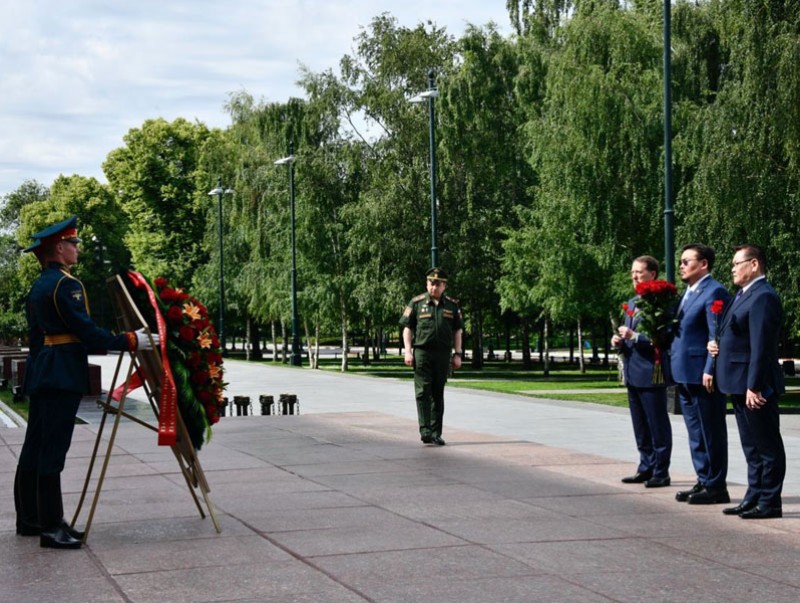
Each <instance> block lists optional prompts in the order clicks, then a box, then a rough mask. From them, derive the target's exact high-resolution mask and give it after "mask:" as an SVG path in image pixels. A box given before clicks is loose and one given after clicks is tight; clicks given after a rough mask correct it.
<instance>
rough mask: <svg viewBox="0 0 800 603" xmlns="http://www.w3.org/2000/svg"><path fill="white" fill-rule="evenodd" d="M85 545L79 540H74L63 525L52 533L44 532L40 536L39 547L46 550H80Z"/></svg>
mask: <svg viewBox="0 0 800 603" xmlns="http://www.w3.org/2000/svg"><path fill="white" fill-rule="evenodd" d="M82 544H83V542H82V541H80V540H78V539H77V538H73V537H72V536H71V535H70V533H69V532H67V531H66V530H65V529H64V526H63V524H62V525H60V526H58V527H57V528H56V529H55V530H53V531H50V532H42V533H41V535H40V536H39V546H41V547H44V548H46V549H79V548H81V545H82Z"/></svg>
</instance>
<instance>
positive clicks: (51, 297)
mask: <svg viewBox="0 0 800 603" xmlns="http://www.w3.org/2000/svg"><path fill="white" fill-rule="evenodd" d="M33 237H34V239H35V240H34V243H33V244H32V245H31V246H30V247H28V248H27V249H25V251H26V252H32V253H34V255H36V258H37V259H38V260H39V263H40V264H41V265H42V273H41V275H40V276H39V278H37V279H36V282H34V284H33V286H32V287H31V290H30V293H29V294H28V299H27V303H26V307H25V316H26V318H27V320H28V338H29V347H30V351H29V353H28V359H27V361H26V364H25V367H26V368H25V382H24V385H23V389H24V392H25V394H27V395H28V398H29V400H30V407H29V414H28V428H27V430H26V432H25V442H24V443H23V445H22V451H21V452H20V455H19V463H18V465H17V473H16V476H15V479H14V502H15V507H16V511H17V534H20V535H21V536H39V544H40V545H41V546H43V547H49V548H57V549H76V548H79V547H80V546H81V543H82V539H83V533H82V532H78V531H77V530H74V529H72V528H71V527H70V526H69V525H68V524H67V523H66V522H65V521H64V509H63V504H62V498H61V471H62V470H63V469H64V461H65V459H66V456H67V451H68V450H69V446H70V443H71V441H72V432H73V429H74V426H75V416H76V414H77V412H78V405H79V403H80V401H81V398H82V397H83V395H84V394H85V393H86V392H87V391H88V386H89V362H88V358H87V354H88V351H89V350H98V351H99V350H123V351H133V350H137V349H140V350H145V349H151V348H152V345H153V344H157V343H158V337H157V336H156V337H155V338H154V340H153V341H152V342H151V339H150V337H148V335H147V334H146V333H145V330H144V329H142V330H140V331H136V332H129V333H123V334H121V335H114V334H112V333H110V332H109V331H106V330H105V329H102V328H100V327H99V326H97V325H96V324H95V323H94V322H93V321H92V319H91V318H90V317H89V301H88V300H87V299H86V291H85V289H84V288H83V284H82V283H81V282H80V281H79V280H78V279H77V278H75V277H74V276H72V275H71V274H70V272H69V269H70V267H71V266H73V265H75V264H76V263H77V262H78V255H79V253H80V250H79V248H78V244H79V243H80V242H81V240H80V239H79V238H78V230H77V218H75V217H74V216H73V217H72V218H68V219H67V220H64V221H63V222H59V223H58V224H54V225H52V226H50V227H49V228H46V229H44V230H42V231H41V232H38V233H36V234H35V235H33Z"/></svg>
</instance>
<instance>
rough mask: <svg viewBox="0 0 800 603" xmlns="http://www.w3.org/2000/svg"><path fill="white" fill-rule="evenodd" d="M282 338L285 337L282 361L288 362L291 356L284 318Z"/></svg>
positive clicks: (282, 347)
mask: <svg viewBox="0 0 800 603" xmlns="http://www.w3.org/2000/svg"><path fill="white" fill-rule="evenodd" d="M281 339H283V345H282V346H281V362H282V363H283V364H286V362H287V358H288V356H289V338H288V337H287V336H286V323H285V322H284V321H283V320H281Z"/></svg>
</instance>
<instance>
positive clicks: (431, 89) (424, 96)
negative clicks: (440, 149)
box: [411, 69, 439, 266]
mask: <svg viewBox="0 0 800 603" xmlns="http://www.w3.org/2000/svg"><path fill="white" fill-rule="evenodd" d="M437 96H439V91H438V90H437V89H436V84H435V81H434V75H433V69H431V70H430V71H428V89H427V90H426V91H425V92H422V93H420V94H418V95H417V96H415V97H413V98H412V99H411V102H412V103H422V102H424V101H425V100H427V101H428V121H429V139H430V171H431V266H438V265H439V248H438V247H437V246H436V129H435V127H434V125H435V115H434V106H433V102H434V99H435V98H436V97H437Z"/></svg>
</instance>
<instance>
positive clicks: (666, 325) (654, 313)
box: [636, 280, 678, 383]
mask: <svg viewBox="0 0 800 603" xmlns="http://www.w3.org/2000/svg"><path fill="white" fill-rule="evenodd" d="M636 294H637V295H638V296H639V299H638V300H637V301H636V316H637V318H638V319H639V323H638V325H637V327H636V330H637V331H638V332H640V333H642V334H643V335H646V336H647V337H648V338H649V339H650V341H651V342H652V344H653V348H654V349H655V366H654V369H653V383H664V370H663V367H662V363H661V353H662V351H663V350H664V349H665V348H666V347H667V346H668V345H669V342H670V338H671V337H672V333H673V328H674V327H675V325H676V324H677V322H678V321H677V319H676V318H675V301H676V300H677V297H678V290H677V289H676V288H675V285H673V284H672V283H670V282H669V281H661V280H653V281H647V282H644V283H638V284H637V285H636Z"/></svg>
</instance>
